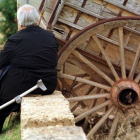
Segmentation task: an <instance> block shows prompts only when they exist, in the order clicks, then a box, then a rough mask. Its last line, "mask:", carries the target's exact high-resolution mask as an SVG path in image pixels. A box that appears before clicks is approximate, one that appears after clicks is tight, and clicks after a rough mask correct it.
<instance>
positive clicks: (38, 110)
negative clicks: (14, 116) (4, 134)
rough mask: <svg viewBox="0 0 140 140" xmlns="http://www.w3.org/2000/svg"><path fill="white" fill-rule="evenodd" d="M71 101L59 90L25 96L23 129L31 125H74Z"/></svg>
mask: <svg viewBox="0 0 140 140" xmlns="http://www.w3.org/2000/svg"><path fill="white" fill-rule="evenodd" d="M74 125H75V122H74V116H73V114H72V113H71V112H70V109H69V102H68V101H67V100H66V99H65V98H64V96H63V95H62V94H61V92H59V91H55V92H54V93H53V94H52V95H45V96H37V97H23V98H22V103H21V130H22V129H25V128H28V127H29V128H31V127H35V128H37V127H47V126H74Z"/></svg>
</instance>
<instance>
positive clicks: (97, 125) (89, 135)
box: [87, 106, 115, 138]
mask: <svg viewBox="0 0 140 140" xmlns="http://www.w3.org/2000/svg"><path fill="white" fill-rule="evenodd" d="M114 109H115V106H112V107H111V108H110V109H109V110H108V111H107V112H106V113H105V115H104V116H103V117H102V118H101V119H100V120H99V122H97V123H96V125H95V126H94V127H93V128H92V129H91V130H90V132H89V133H88V134H87V138H90V137H91V135H94V134H95V133H96V131H97V130H98V129H99V128H100V126H101V125H102V124H103V123H104V122H105V120H106V119H107V118H108V116H109V115H110V113H111V112H112V111H113V110H114Z"/></svg>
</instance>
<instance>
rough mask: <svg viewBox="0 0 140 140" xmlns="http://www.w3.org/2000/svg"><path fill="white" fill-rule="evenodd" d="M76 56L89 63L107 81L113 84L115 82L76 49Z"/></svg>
mask: <svg viewBox="0 0 140 140" xmlns="http://www.w3.org/2000/svg"><path fill="white" fill-rule="evenodd" d="M72 53H73V54H74V55H75V56H76V57H78V58H79V59H80V60H82V61H83V62H84V63H85V64H87V65H88V66H89V67H90V68H91V69H93V70H94V71H95V72H96V73H98V74H99V75H100V76H101V77H102V78H104V79H105V80H106V81H107V82H109V83H110V84H111V85H113V84H114V81H113V80H111V79H110V78H109V77H108V76H107V75H106V74H105V73H103V72H102V71H101V70H100V69H98V68H97V67H96V66H95V65H93V64H92V63H91V62H90V61H89V60H87V59H86V58H85V57H84V56H83V55H81V54H80V53H79V52H77V51H76V50H74V51H73V52H72Z"/></svg>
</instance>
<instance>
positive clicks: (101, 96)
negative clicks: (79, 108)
mask: <svg viewBox="0 0 140 140" xmlns="http://www.w3.org/2000/svg"><path fill="white" fill-rule="evenodd" d="M97 94H98V93H97ZM99 98H110V95H109V93H103V94H99V95H86V96H78V97H73V98H67V100H68V101H69V102H75V101H85V100H94V99H99Z"/></svg>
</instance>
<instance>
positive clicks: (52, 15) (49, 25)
mask: <svg viewBox="0 0 140 140" xmlns="http://www.w3.org/2000/svg"><path fill="white" fill-rule="evenodd" d="M60 3H61V0H58V1H57V3H56V5H55V8H54V10H53V12H52V14H51V17H50V20H49V22H48V26H47V28H48V29H51V25H52V22H53V19H54V17H55V14H56V11H57V8H58V6H59V4H60Z"/></svg>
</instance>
